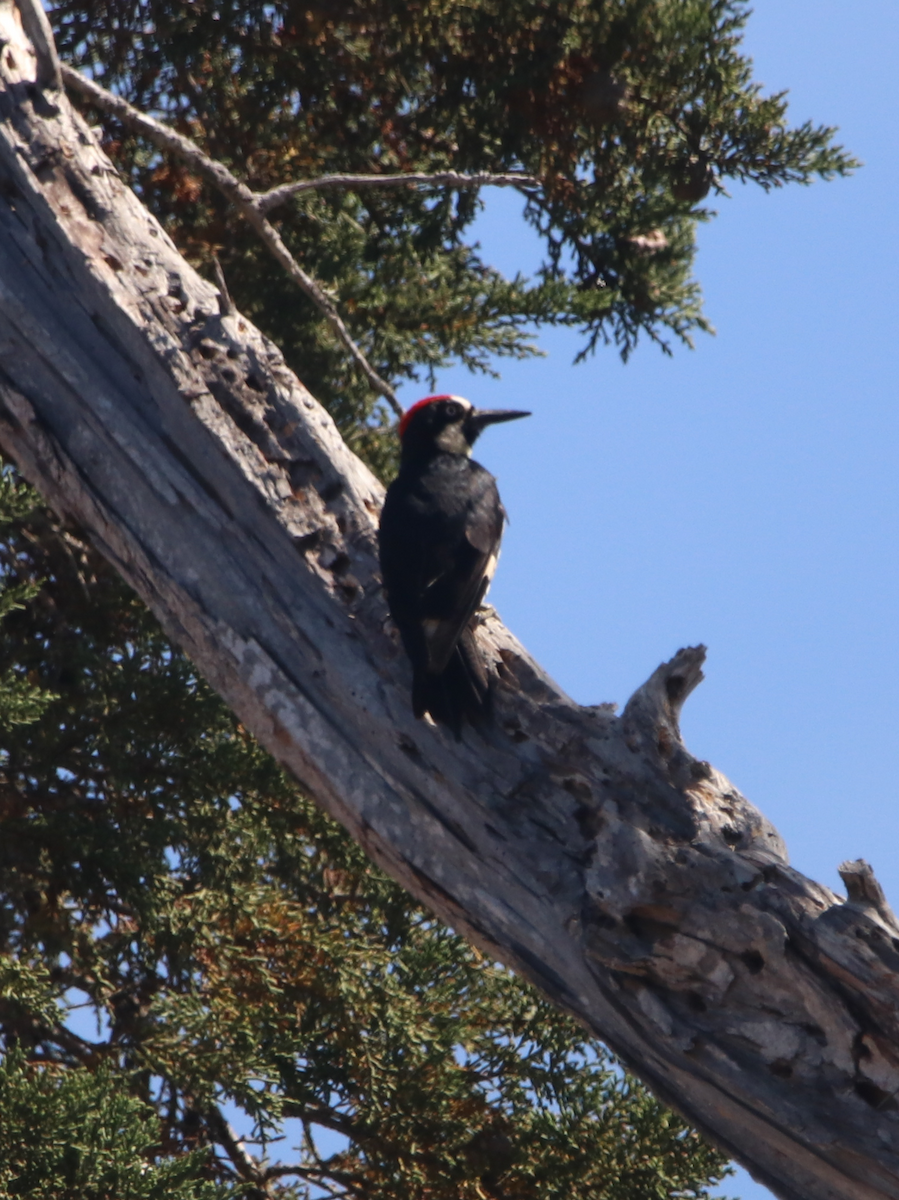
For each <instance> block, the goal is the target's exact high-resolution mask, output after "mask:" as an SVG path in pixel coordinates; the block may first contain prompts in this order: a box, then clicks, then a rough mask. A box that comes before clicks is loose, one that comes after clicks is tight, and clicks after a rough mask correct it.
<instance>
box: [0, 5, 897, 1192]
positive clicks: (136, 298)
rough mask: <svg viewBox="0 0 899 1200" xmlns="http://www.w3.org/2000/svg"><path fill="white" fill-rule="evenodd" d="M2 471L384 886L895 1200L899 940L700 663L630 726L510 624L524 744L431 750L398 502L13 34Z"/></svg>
mask: <svg viewBox="0 0 899 1200" xmlns="http://www.w3.org/2000/svg"><path fill="white" fill-rule="evenodd" d="M0 21H2V22H3V27H2V29H0V35H2V38H3V40H4V41H6V42H7V44H8V45H12V46H13V47H14V50H15V53H14V55H13V62H12V64H11V62H10V58H9V55H8V54H6V53H4V55H3V56H2V60H0V444H2V446H3V448H4V451H5V452H6V453H7V454H9V455H11V456H12V457H13V458H14V459H15V461H16V462H17V463H18V464H19V466H20V467H21V469H22V471H23V472H24V473H25V475H26V476H27V477H28V478H29V479H30V480H31V481H32V482H33V483H34V484H35V485H36V486H38V487H39V488H40V489H41V490H42V491H43V493H44V494H45V495H46V496H47V498H48V499H49V500H50V501H51V503H53V504H54V505H55V506H56V507H57V508H58V509H59V510H61V511H64V512H66V513H68V514H70V515H71V516H72V517H73V518H74V519H76V520H78V521H79V522H80V523H81V525H82V526H84V527H85V528H86V529H87V530H89V531H90V534H91V536H92V537H93V539H94V540H95V542H96V543H97V545H98V546H100V548H101V549H102V550H103V551H104V553H105V554H106V555H107V556H108V557H109V559H110V560H111V561H112V562H113V563H115V565H116V566H117V567H118V569H119V570H120V571H121V572H122V574H123V575H124V576H125V577H126V578H127V579H128V580H129V581H130V582H131V583H132V585H133V586H134V587H135V588H136V589H137V591H138V592H139V593H140V594H141V595H142V596H143V597H144V599H145V600H146V601H147V602H148V603H149V604H150V605H151V607H152V608H153V609H154V611H155V612H156V613H157V615H158V616H159V618H160V620H161V621H162V623H163V625H164V626H165V628H166V630H167V632H168V634H169V636H170V637H171V638H172V639H173V640H175V641H176V642H178V643H179V644H180V645H182V646H183V647H184V648H185V650H186V651H187V652H188V653H189V654H190V655H191V656H192V657H193V659H194V660H195V662H196V663H197V665H198V667H199V668H200V669H201V670H202V671H203V672H204V674H205V675H206V677H207V678H208V679H209V680H210V682H211V683H212V684H213V686H215V687H216V688H217V689H218V690H219V691H220V692H221V694H222V695H223V696H224V697H225V698H226V700H227V701H228V703H229V704H230V705H231V706H232V707H233V709H234V710H235V712H237V713H238V714H239V716H240V719H241V720H242V721H243V723H244V724H245V725H246V726H247V728H249V729H250V730H252V731H253V732H254V733H255V734H256V736H257V737H258V738H259V739H260V740H261V741H262V742H263V743H264V744H265V745H266V746H267V747H268V748H269V749H270V750H271V751H272V753H273V754H275V755H276V756H277V758H278V759H279V760H280V761H281V762H282V763H284V764H285V765H286V766H287V767H288V768H289V769H290V770H291V771H293V773H294V774H295V775H296V777H297V778H298V779H299V780H300V781H301V782H302V784H303V785H304V786H305V788H306V789H307V790H308V792H309V793H310V795H312V796H314V797H315V798H316V799H317V800H318V801H319V803H321V804H322V805H323V807H325V808H326V809H327V810H328V811H329V812H331V813H332V814H333V815H334V816H336V817H337V818H339V819H340V820H341V821H343V823H344V824H345V825H346V826H347V828H348V829H349V830H350V831H351V832H352V833H353V835H354V836H355V837H356V838H357V839H358V840H359V842H360V843H361V844H362V845H363V846H364V847H365V848H366V849H367V851H368V852H369V854H370V855H371V856H372V857H373V858H374V859H375V860H376V861H377V862H378V863H380V864H381V865H382V866H383V867H384V868H385V869H386V870H387V871H389V872H390V873H391V874H392V875H393V876H394V877H395V878H396V879H398V880H399V881H400V882H401V883H403V884H404V885H405V886H406V887H407V888H408V889H409V890H410V891H411V892H413V893H414V894H415V895H416V896H418V897H419V898H420V899H421V900H423V901H424V902H425V903H427V904H428V905H430V907H431V908H432V909H433V911H434V912H435V913H437V914H438V915H439V916H441V917H442V918H443V919H444V920H446V921H448V922H449V923H450V924H452V925H453V926H455V928H457V929H458V930H459V931H460V932H463V933H464V934H466V936H468V937H469V938H470V939H471V940H472V941H473V942H474V943H475V944H477V945H478V946H480V947H482V948H483V949H484V951H485V952H486V953H489V954H491V955H494V956H496V957H497V958H499V959H501V960H503V961H504V962H506V963H507V964H509V966H511V967H512V968H513V969H515V970H517V971H519V972H521V973H523V974H524V975H526V976H527V977H528V978H529V979H531V980H532V981H533V982H534V983H535V984H536V985H537V986H538V987H540V988H541V989H542V990H543V992H544V993H545V994H546V995H547V996H549V997H550V998H551V999H553V1000H554V1001H555V1002H556V1003H557V1004H559V1005H560V1006H562V1007H563V1008H565V1009H566V1010H567V1011H569V1012H571V1013H573V1014H575V1015H576V1016H577V1017H578V1018H579V1019H580V1020H581V1021H582V1022H583V1023H584V1025H585V1026H587V1027H588V1028H589V1029H591V1030H592V1031H594V1032H595V1033H596V1034H597V1035H598V1036H600V1037H602V1038H603V1039H604V1040H606V1041H607V1042H608V1043H609V1044H610V1045H611V1046H612V1047H613V1048H614V1049H615V1050H616V1051H617V1052H618V1053H619V1054H620V1055H621V1056H622V1058H623V1060H624V1061H625V1062H626V1063H627V1064H628V1065H629V1066H630V1067H631V1068H632V1069H633V1070H634V1071H636V1072H637V1073H638V1074H639V1075H640V1076H641V1077H642V1078H643V1079H644V1080H645V1081H646V1082H647V1083H648V1084H649V1085H650V1086H651V1087H653V1088H654V1089H655V1090H656V1091H657V1092H658V1093H659V1094H660V1095H661V1096H663V1097H664V1098H665V1099H666V1100H668V1101H670V1102H671V1103H673V1104H674V1105H676V1106H677V1107H678V1108H679V1109H680V1110H681V1111H682V1112H683V1113H684V1114H685V1115H686V1116H687V1117H688V1118H689V1119H690V1120H691V1121H693V1122H694V1123H695V1124H696V1125H698V1126H699V1127H700V1128H701V1129H703V1130H704V1131H705V1132H706V1133H707V1134H709V1136H711V1137H712V1138H713V1139H714V1140H715V1141H716V1142H717V1143H718V1144H719V1145H720V1146H722V1147H724V1148H725V1149H727V1150H728V1151H729V1152H730V1153H732V1154H733V1155H734V1156H735V1157H736V1158H738V1159H739V1160H740V1161H741V1162H743V1163H745V1164H746V1165H747V1166H748V1167H749V1168H750V1169H751V1170H752V1171H753V1173H754V1174H755V1175H756V1177H757V1178H759V1179H761V1180H763V1181H764V1182H765V1183H767V1184H768V1185H769V1186H770V1187H772V1188H773V1190H774V1191H775V1192H776V1193H777V1194H778V1195H780V1196H782V1197H787V1198H790V1200H886V1198H887V1197H889V1198H892V1200H895V1198H896V1197H897V1196H899V1105H897V1101H896V1097H897V1094H899V987H897V983H899V936H897V930H896V927H895V924H894V922H893V919H892V916H891V914H890V913H889V910H888V909H886V908H885V902H883V901H882V900H881V897H880V893H879V891H878V889H877V887H876V883H875V881H874V880H873V876H871V875H870V872H869V869H868V868H867V867H866V866H861V865H859V864H852V865H851V866H845V867H844V868H843V870H844V879H845V880H846V883H847V888H848V889H849V899H848V900H844V899H843V898H841V897H839V896H836V895H834V893H833V892H831V891H830V890H829V889H827V888H824V887H820V886H819V885H817V884H815V883H813V882H812V881H810V880H808V879H806V878H804V877H803V876H802V875H800V874H799V873H798V872H796V871H794V870H792V869H791V868H790V866H789V865H788V863H787V859H786V854H785V851H784V847H783V844H782V842H781V840H780V838H779V837H778V835H777V832H776V831H775V830H774V829H773V828H772V827H771V825H770V824H769V823H768V822H767V821H766V820H765V818H764V817H763V816H762V815H761V814H760V813H759V812H757V810H756V809H754V808H753V807H752V805H751V804H750V803H749V802H748V801H747V800H746V799H745V798H744V797H743V796H742V795H741V794H740V793H739V791H738V790H737V789H736V788H735V787H734V786H733V785H732V784H731V783H730V782H729V781H728V780H727V779H726V778H725V777H724V776H723V775H721V774H720V773H719V772H718V771H716V770H715V769H714V768H713V767H711V766H709V764H708V763H705V762H702V761H699V760H697V759H696V758H694V757H693V756H692V755H691V754H690V753H689V751H688V750H687V749H686V747H685V746H684V744H683V741H682V739H681V735H680V730H679V725H678V718H679V713H680V708H681V705H682V704H683V702H684V700H685V698H686V696H687V695H688V694H689V692H690V690H691V689H692V688H693V687H695V686H696V684H697V683H698V682H699V680H700V678H701V668H702V662H703V658H704V651H703V649H702V648H701V647H695V648H691V649H686V650H682V651H680V652H679V653H678V654H677V655H675V656H674V657H673V658H672V660H671V661H670V662H668V663H666V664H663V666H661V667H660V668H659V669H658V670H657V671H656V672H655V673H654V675H653V676H652V678H651V679H650V680H649V681H648V682H647V683H646V684H644V686H643V687H642V688H640V689H639V690H638V691H637V692H636V693H635V695H634V696H633V698H632V699H631V701H630V702H629V703H628V705H627V706H626V708H625V710H624V712H623V713H622V715H621V717H620V718H619V717H615V716H614V715H613V714H612V713H611V712H609V711H608V710H607V709H606V708H604V707H602V706H597V707H595V708H581V707H579V706H577V705H576V704H574V703H573V702H572V701H571V700H570V699H569V698H568V697H567V696H565V695H564V694H563V693H562V692H561V691H560V690H559V688H558V687H557V686H556V685H555V684H554V683H553V682H552V680H550V679H548V678H547V677H546V675H545V674H544V673H543V672H542V671H541V670H540V668H539V666H538V665H537V664H536V663H535V662H534V661H533V660H532V659H531V658H530V657H529V656H528V654H527V652H526V651H525V650H524V649H523V647H521V645H520V644H519V643H518V642H517V641H516V640H515V638H514V637H513V636H512V635H511V634H510V633H509V632H508V631H507V630H506V629H504V628H503V626H502V624H501V623H500V621H499V619H498V617H497V616H496V615H495V613H486V614H485V616H484V620H483V623H482V625H481V627H480V629H479V639H480V642H481V645H482V648H483V651H484V653H485V655H486V656H487V657H488V658H489V661H490V664H491V670H492V672H493V674H494V678H495V686H496V721H495V724H494V725H493V727H492V728H489V729H487V730H485V731H484V733H483V734H477V733H474V732H472V731H467V732H466V734H465V737H464V741H463V742H462V743H461V744H456V743H455V742H454V741H452V739H451V738H447V737H445V736H444V734H443V733H442V732H441V731H440V730H439V729H432V728H429V727H428V726H426V725H423V724H421V723H419V722H416V721H414V719H413V718H412V716H411V714H410V712H409V706H408V690H409V678H408V675H409V671H408V666H407V664H406V661H405V658H404V656H403V654H402V652H401V650H400V649H399V647H398V645H397V643H396V641H395V639H394V638H393V636H392V634H391V631H390V628H389V625H388V623H387V620H386V608H385V604H384V600H383V596H382V594H381V589H380V580H379V577H378V571H377V555H376V539H375V533H376V521H377V514H378V509H379V505H380V502H381V497H382V489H381V487H380V485H379V484H378V483H377V481H376V480H375V479H374V478H373V476H372V475H371V474H370V473H369V472H368V470H367V469H366V468H365V467H364V466H363V464H362V463H360V462H359V461H358V460H357V459H356V458H355V457H354V456H353V455H352V453H351V452H350V451H349V450H348V448H347V447H346V445H345V444H344V443H343V442H342V440H341V439H340V437H339V435H338V432H337V430H336V428H335V426H334V423H333V422H332V421H331V419H330V417H328V415H327V414H326V413H325V412H324V410H323V409H322V408H321V407H320V406H319V405H318V404H317V403H316V402H315V400H314V399H313V398H312V397H311V396H310V395H309V394H308V392H306V391H305V389H304V388H303V387H302V385H301V384H300V383H299V382H298V380H297V379H296V378H295V376H293V375H292V374H291V373H290V372H289V371H288V370H287V369H286V368H285V366H284V362H283V358H282V357H281V355H280V354H279V352H278V350H277V348H276V347H274V346H273V345H272V344H271V343H270V342H268V341H267V340H266V339H265V338H264V337H262V335H261V334H260V333H259V332H258V331H257V330H256V329H254V327H253V326H252V325H251V324H250V323H249V322H248V321H246V320H245V319H244V318H243V317H241V316H240V315H239V314H236V313H234V314H230V313H223V312H222V311H221V306H220V302H219V294H218V292H217V290H216V288H215V287H213V285H211V284H210V283H208V282H206V281H205V280H203V279H202V278H200V277H199V276H198V275H197V273H196V272H195V271H193V270H192V269H191V268H190V266H189V265H188V264H187V263H186V262H184V260H183V259H182V258H181V257H180V256H179V255H178V253H177V251H176V249H175V247H174V246H173V244H172V243H171V241H170V240H169V239H168V238H167V236H166V235H165V232H164V231H163V230H162V229H161V228H160V226H159V225H158V223H157V222H156V221H155V220H154V218H153V217H151V216H150V215H149V214H148V213H147V212H146V211H145V210H144V209H143V208H142V207H141V205H140V203H139V202H138V200H137V199H136V197H135V196H134V195H133V194H132V193H131V192H129V191H128V189H127V188H126V187H125V186H124V185H123V184H122V182H121V180H120V179H119V178H118V176H117V175H116V174H115V172H114V171H112V170H111V169H110V164H109V163H108V161H107V160H106V158H105V157H104V155H103V154H102V151H101V150H100V148H99V147H98V145H97V143H96V140H95V138H94V136H93V135H92V133H91V131H90V129H89V128H88V127H87V126H86V125H85V124H84V122H82V121H81V120H80V118H79V117H78V116H77V114H76V113H74V112H73V111H72V109H71V108H70V106H69V105H68V104H67V102H66V101H65V98H64V97H62V96H58V97H57V96H54V103H53V104H52V105H50V104H47V103H46V102H45V100H44V98H43V97H42V96H41V95H40V94H39V93H37V92H36V89H35V78H36V61H35V59H34V57H33V56H32V55H31V51H30V47H29V46H28V44H27V42H26V41H25V40H24V38H23V34H22V30H21V28H20V27H18V25H17V23H16V22H14V21H12V20H11V19H10V18H9V9H8V8H6V9H3V8H0Z"/></svg>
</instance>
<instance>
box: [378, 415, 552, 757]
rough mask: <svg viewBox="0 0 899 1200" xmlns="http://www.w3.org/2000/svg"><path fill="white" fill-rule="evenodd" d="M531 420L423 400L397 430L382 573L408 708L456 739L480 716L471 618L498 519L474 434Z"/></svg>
mask: <svg viewBox="0 0 899 1200" xmlns="http://www.w3.org/2000/svg"><path fill="white" fill-rule="evenodd" d="M529 416H530V413H526V412H513V411H511V410H506V409H480V410H479V409H476V408H473V407H472V405H471V404H469V402H468V401H467V400H463V399H462V397H461V396H428V397H427V398H426V399H424V400H419V402H418V403H417V404H414V405H413V406H412V407H411V408H410V409H409V411H408V412H406V413H405V414H404V416H403V418H402V420H401V421H400V423H399V435H400V444H401V458H400V470H399V474H398V475H397V477H396V479H395V480H394V481H393V483H392V484H391V485H390V487H389V488H388V489H387V498H386V499H385V501H384V510H383V512H382V513H381V528H380V539H379V540H380V549H381V573H382V575H383V578H384V588H385V591H386V593H387V603H388V605H389V606H390V615H391V616H392V617H393V620H394V622H395V624H396V626H397V628H398V629H399V631H400V636H401V637H402V639H403V646H404V647H405V650H406V653H407V654H408V656H409V659H410V661H411V663H412V673H413V678H412V711H413V712H414V713H415V715H416V717H423V716H424V714H425V713H430V715H431V717H432V718H433V719H434V720H435V721H441V722H443V723H444V724H445V725H448V726H449V727H450V729H452V731H453V733H454V734H455V735H456V737H457V738H458V737H459V736H460V731H461V727H462V720H463V718H467V719H468V720H469V721H471V722H472V723H473V724H477V723H478V722H479V721H480V720H481V719H483V717H484V716H485V715H486V713H487V708H488V700H489V691H488V681H487V672H486V670H485V667H484V663H483V661H482V659H481V657H480V654H479V653H478V648H477V644H476V642H475V637H474V615H475V613H476V612H477V610H478V606H479V605H480V603H481V601H482V600H483V599H484V596H485V594H486V592H487V588H488V587H489V586H490V580H491V578H492V576H493V572H494V570H495V568H496V560H497V558H498V557H499V544H500V540H501V538H502V534H503V522H504V520H505V518H506V512H505V509H504V508H503V506H502V504H501V502H500V498H499V492H498V491H497V489H496V480H495V479H494V478H493V476H492V475H491V474H490V472H489V471H486V470H485V469H484V468H483V467H482V466H481V465H480V463H476V462H474V461H473V460H472V458H471V448H472V446H473V445H474V443H475V441H476V440H477V438H478V436H479V435H480V433H481V432H482V431H483V430H484V429H485V428H486V427H487V426H488V425H493V424H495V423H496V422H497V421H514V420H516V419H517V418H518V417H529Z"/></svg>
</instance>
